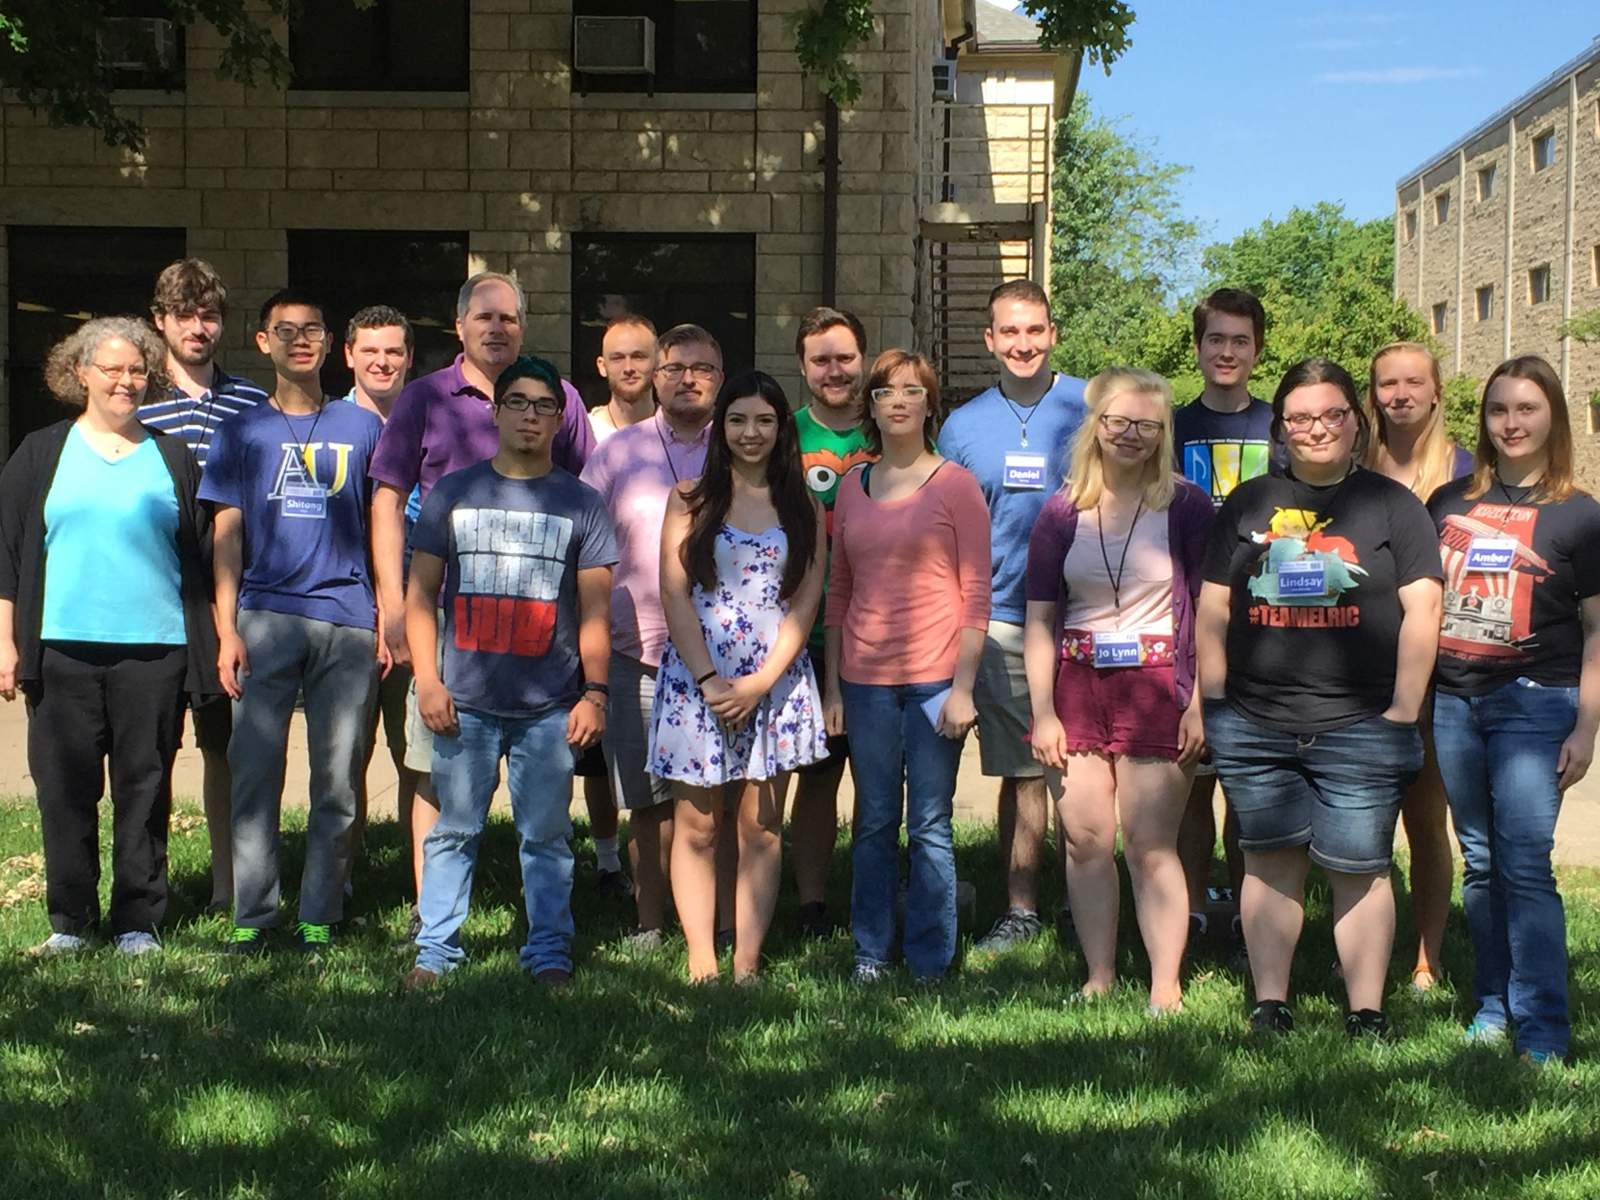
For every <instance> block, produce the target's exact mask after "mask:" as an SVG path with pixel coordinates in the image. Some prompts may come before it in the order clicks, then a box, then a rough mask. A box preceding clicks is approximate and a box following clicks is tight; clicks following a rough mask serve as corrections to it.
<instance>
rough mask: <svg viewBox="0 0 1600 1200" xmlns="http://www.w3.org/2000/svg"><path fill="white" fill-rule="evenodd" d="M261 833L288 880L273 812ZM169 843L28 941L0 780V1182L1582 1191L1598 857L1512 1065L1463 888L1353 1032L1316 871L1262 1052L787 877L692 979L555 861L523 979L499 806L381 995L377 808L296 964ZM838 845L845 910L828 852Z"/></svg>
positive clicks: (864, 1192)
mask: <svg viewBox="0 0 1600 1200" xmlns="http://www.w3.org/2000/svg"><path fill="white" fill-rule="evenodd" d="M287 843H288V844H287V848H286V861H287V863H288V866H289V868H290V870H289V872H288V873H287V874H288V877H289V878H295V877H296V876H295V872H297V871H298V859H299V843H298V834H294V833H291V835H290V836H289V837H288V839H287ZM958 855H959V857H960V865H961V875H962V877H963V878H966V879H971V880H974V881H975V882H977V884H978V886H979V895H980V901H979V914H978V915H979V923H980V924H986V923H987V921H988V920H989V919H991V918H992V917H993V916H994V913H995V909H996V907H997V905H998V902H999V898H998V896H997V894H996V881H997V880H998V878H999V875H998V871H997V865H996V861H995V856H994V851H993V845H992V834H988V833H986V831H984V830H980V829H967V830H962V831H959V836H958ZM582 857H583V855H581V854H580V860H581V859H582ZM172 858H173V877H174V881H175V890H176V893H177V896H176V900H175V904H174V911H173V913H172V916H171V921H170V927H169V929H168V931H167V947H168V949H167V952H166V953H165V954H163V955H160V956H151V957H149V958H145V959H141V960H129V961H123V960H119V959H117V958H116V957H115V956H114V955H112V954H111V953H110V952H109V950H107V949H105V948H100V949H97V950H96V951H95V952H93V953H91V954H89V955H86V956H83V957H81V958H78V959H76V960H70V961H49V962H40V961H34V960H31V959H27V958H24V957H22V955H21V952H22V951H23V950H24V949H25V948H26V947H28V946H30V945H32V944H34V943H36V942H38V941H40V940H41V939H42V938H43V937H44V936H45V935H46V934H47V933H48V928H47V924H46V921H45V915H44V904H43V898H42V885H43V880H42V874H41V872H42V867H41V860H40V857H39V835H38V818H37V814H36V811H35V810H34V808H33V806H32V803H31V801H26V800H23V799H10V800H0V864H3V865H0V1196H5V1197H16V1198H24V1200H54V1198H55V1197H67V1196H95V1197H117V1198H120V1197H139V1198H141V1200H144V1198H166V1197H172V1198H176V1197H253V1196H260V1197H296V1198H299V1197H321V1196H330V1197H339V1198H341V1200H363V1198H367V1197H373V1198H377V1197H385V1198H387V1197H395V1196H429V1197H465V1196H497V1197H499V1196H522V1195H527V1196H531V1197H538V1198H542V1197H587V1196H596V1197H599V1196H607V1197H611V1196H616V1197H629V1198H634V1197H655V1196H662V1197H696V1198H698V1197H733V1198H737V1200H762V1198H765V1197H828V1198H833V1197H857V1196H859V1197H869V1198H872V1200H878V1198H880V1197H895V1198H910V1197H919V1198H921V1197H961V1198H962V1200H979V1198H986V1197H1012V1196H1017V1197H1021V1196H1030V1197H1033V1196H1055V1197H1072V1196H1095V1197H1101V1196H1105V1197H1111V1196H1130V1197H1150V1198H1155V1197H1163V1198H1165V1197H1217V1198H1221V1197H1228V1198H1230V1200H1231V1198H1234V1197H1279V1196H1297V1197H1298V1196H1304V1197H1363V1198H1365V1197H1376V1196H1418V1197H1435V1196H1437V1197H1446V1196H1448V1197H1462V1196H1484V1197H1496V1198H1501V1197H1532V1196H1541V1197H1543V1196H1550V1197H1554V1196H1561V1197H1573V1198H1574V1200H1576V1198H1579V1197H1582V1198H1585V1200H1589V1198H1592V1197H1595V1196H1600V1066H1597V1065H1596V1064H1597V1063H1600V957H1597V955H1600V873H1597V872H1593V871H1570V872H1566V873H1565V875H1564V890H1565V894H1566V899H1567V906H1568V920H1569V925H1570V940H1571V946H1572V955H1573V1008H1574V1013H1575V1016H1576V1030H1575V1038H1574V1056H1575V1062H1576V1065H1575V1066H1574V1067H1572V1068H1570V1069H1548V1070H1545V1071H1543V1072H1540V1071H1536V1070H1533V1069H1531V1068H1527V1067H1524V1066H1522V1065H1520V1064H1518V1063H1517V1062H1516V1061H1514V1060H1513V1059H1512V1058H1511V1055H1510V1052H1509V1051H1496V1050H1486V1049H1480V1048H1469V1047H1467V1046H1466V1045H1464V1044H1463V1043H1462V1041H1461V1027H1462V1024H1463V1022H1464V1019H1465V1017H1466V1015H1467V1013H1466V1003H1467V998H1466V996H1465V995H1464V994H1463V993H1464V991H1465V989H1466V982H1465V981H1466V980H1467V979H1468V978H1469V975H1468V971H1469V969H1470V952H1469V950H1468V947H1467V944H1466V936H1465V932H1464V930H1463V929H1462V926H1461V918H1460V914H1459V911H1458V912H1457V914H1456V916H1455V918H1454V921H1453V924H1452V929H1451V938H1450V942H1449V945H1448V949H1447V968H1448V971H1449V973H1450V976H1451V977H1452V979H1454V980H1455V981H1456V983H1457V985H1458V986H1459V987H1460V988H1461V991H1456V990H1452V988H1451V987H1450V985H1449V984H1445V985H1444V986H1441V987H1440V988H1439V989H1437V990H1436V991H1435V992H1434V993H1433V994H1432V995H1431V996H1429V997H1428V998H1426V999H1419V998H1414V997H1412V996H1411V995H1410V994H1409V993H1408V991H1407V989H1406V986H1405V980H1406V975H1405V970H1404V968H1405V966H1406V965H1408V964H1404V963H1398V962H1397V970H1396V972H1395V974H1394V977H1393V987H1392V997H1393V998H1392V1002H1391V1008H1390V1011H1391V1014H1392V1016H1393V1017H1394V1019H1395V1020H1396V1022H1397V1024H1398V1025H1399V1026H1400V1028H1401V1032H1402V1034H1403V1037H1402V1038H1401V1040H1399V1041H1398V1042H1397V1043H1395V1044H1394V1045H1391V1046H1373V1045H1350V1044H1348V1043H1347V1042H1346V1040H1345V1037H1344V1034H1343V1031H1342V1024H1341V1015H1342V1011H1343V1006H1342V999H1341V996H1340V993H1339V991H1338V990H1337V987H1336V986H1335V985H1334V984H1333V983H1332V981H1331V980H1330V978H1329V974H1328V969H1327V968H1328V964H1329V963H1330V961H1331V960H1332V956H1333V951H1332V940H1331V937H1330V935H1329V932H1328V928H1327V916H1326V897H1325V893H1318V894H1317V895H1316V896H1315V897H1314V907H1315V912H1314V914H1313V916H1312V919H1311V921H1310V923H1309V926H1308V932H1307V936H1306V939H1305V942H1304V944H1303V946H1302V950H1301V954H1300V968H1301V969H1300V971H1299V973H1298V974H1297V977H1296V988H1297V991H1298V1004H1297V1011H1298V1016H1299V1021H1300V1031H1299V1032H1298V1033H1297V1034H1295V1035H1294V1036H1293V1037H1291V1038H1288V1039H1285V1040H1282V1041H1279V1042H1276V1043H1274V1044H1269V1045H1260V1044H1251V1043H1249V1042H1248V1041H1247V1040H1246V1038H1245V1036H1244V1033H1243V1014H1244V994H1243V991H1242V989H1241V982H1240V980H1239V979H1238V978H1237V977H1236V976H1234V975H1232V974H1230V973H1229V972H1228V971H1226V970H1225V969H1222V968H1220V967H1207V966H1201V967H1200V968H1197V970H1196V971H1195V973H1194V974H1193V975H1192V977H1191V978H1190V980H1189V983H1188V986H1189V992H1188V999H1187V1012H1186V1013H1185V1014H1183V1015H1182V1016H1181V1017H1178V1018H1176V1019H1171V1020H1166V1021H1162V1022H1152V1021H1150V1020H1148V1019H1147V1018H1146V1017H1145V1016H1144V1003H1145V1000H1144V994H1143V991H1142V989H1140V988H1137V987H1132V986H1130V987H1128V988H1126V989H1125V990H1124V991H1122V992H1120V993H1119V994H1117V995H1116V996H1114V997H1113V998H1111V999H1109V1000H1107V1001H1104V1002H1102V1003H1099V1004H1094V1005H1088V1006H1080V1005H1071V1006H1069V1005H1068V1004H1066V1003H1065V1000H1066V998H1067V997H1068V996H1069V995H1070V994H1071V993H1072V992H1073V991H1074V989H1075V986H1076V984H1077V983H1078V982H1079V981H1080V980H1081V979H1082V977H1083V969H1082V962H1081V960H1080V958H1079V956H1078V954H1077V952H1076V949H1075V948H1073V947H1071V946H1070V945H1065V946H1064V945H1061V944H1059V943H1058V942H1057V939H1056V937H1055V936H1054V935H1053V934H1047V935H1046V936H1045V937H1043V938H1041V939H1040V940H1039V941H1038V942H1037V943H1035V944H1034V945H1033V946H1031V947H1029V948H1027V949H1025V950H1023V951H1020V952H1018V953H1016V954H1014V955H1012V956H1010V957H1008V958H1006V959H1005V960H1003V961H996V962H989V963H980V962H977V961H968V962H967V963H965V964H964V966H963V967H962V968H961V969H959V970H958V971H957V972H955V974H954V975H953V977H952V978H951V980H950V981H949V982H948V983H946V984H945V985H944V986H942V987H939V988H936V989H926V988H921V987H917V986H915V985H913V984H912V983H911V982H910V980H909V979H907V978H903V977H901V978H896V979H895V980H894V981H893V982H890V983H885V984H882V985H879V986H875V987H869V988H865V989H857V988H854V987H852V986H851V985H850V984H849V983H848V982H847V980H846V973H847V970H848V967H849V964H850V943H849V940H848V938H847V937H845V936H843V935H841V936H840V937H838V938H836V939H834V940H832V941H830V942H826V943H821V944H807V943H802V942H801V941H800V940H798V939H797V938H795V937H793V936H790V935H789V933H788V928H789V925H790V923H791V922H792V916H793V910H792V903H793V902H792V898H790V897H786V898H785V907H783V908H781V909H780V911H779V916H778V928H779V930H780V935H779V936H777V937H775V938H774V939H773V941H772V942H771V943H770V944H769V948H770V950H771V965H770V968H769V972H768V974H767V976H766V978H765V981H764V982H763V983H761V984H760V985H758V986H755V987H751V988H740V989H735V988H733V987H731V986H724V987H711V988H690V987H689V986H688V985H687V984H686V983H685V981H684V979H683V967H682V944H681V942H677V943H669V946H668V948H667V949H665V950H663V951H662V952H660V953H659V954H655V955H645V956H640V957H629V956H628V955H626V954H624V953H623V952H621V951H620V950H619V949H617V948H616V946H615V935H616V933H617V932H618V931H619V930H620V929H621V928H622V926H623V923H624V917H625V914H624V913H622V912H620V911H611V910H607V911H602V910H600V909H599V908H598V907H597V905H596V904H595V902H594V901H593V900H592V898H591V896H590V895H589V894H588V892H587V890H586V885H587V883H588V881H589V879H590V878H591V877H590V876H588V875H586V874H585V873H583V872H582V871H581V870H580V874H579V878H578V893H579V896H578V900H579V909H578V926H579V931H580V937H579V942H578V947H577V961H578V975H577V978H576V981H575V983H574V986H573V987H572V988H571V989H570V990H568V991H566V992H565V993H561V994H549V993H545V992H542V991H540V990H537V989H536V988H535V987H534V986H533V985H532V984H531V983H530V982H529V981H528V980H527V979H526V978H525V977H524V976H522V975H521V974H520V973H519V972H518V970H517V967H516V958H515V954H514V944H515V939H516V938H517V937H518V935H519V932H520V924H521V917H520V901H519V897H518V888H519V877H518V874H517V870H516V865H515V860H514V850H513V843H512V839H511V831H510V828H509V825H508V824H507V823H506V822H505V821H504V820H497V821H496V822H495V823H494V824H493V825H492V826H491V829H490V832H489V835H488V837H487V839H486V844H485V847H484V854H483V857H482V859H481V869H480V872H479V876H478V889H477V894H478V897H479V898H480V899H479V903H478V904H477V905H476V907H475V909H474V913H473V918H472V921H471V923H470V924H469V926H468V928H467V943H468V948H469V951H470V953H471V954H472V961H471V962H470V963H469V964H468V965H467V966H466V967H464V968H463V969H461V970H460V971H458V972H456V973H455V974H454V975H453V976H451V978H450V979H449V981H448V984H447V986H445V987H443V988H442V989H441V990H440V991H438V992H437V993H435V994H432V995H428V996H408V997H404V998H402V997H400V996H398V995H396V992H395V984H396V982H397V981H398V979H399V978H400V976H401V974H402V973H403V972H404V971H405V970H406V968H407V967H408V966H409V965H410V957H409V955H408V954H407V952H406V950H405V949H404V948H402V947H399V946H397V944H396V940H397V938H398V937H399V936H400V934H401V933H402V930H403V927H404V923H405V915H406V909H405V906H404V905H403V904H401V903H399V902H398V897H399V896H400V895H401V891H402V880H403V877H404V871H403V867H402V864H401V861H400V859H401V851H400V844H399V840H398V836H397V834H396V831H395V830H394V828H393V826H385V825H380V826H377V827H375V828H374V830H373V831H372V837H371V845H370V857H369V861H368V863H367V864H366V865H365V866H364V867H363V869H362V870H361V871H360V873H359V874H358V877H357V892H358V902H357V905H356V909H355V914H354V916H353V918H352V920H351V921H350V922H349V923H348V926H347V929H346V936H345V937H344V939H343V940H342V941H341V942H340V943H339V944H338V945H337V946H336V947H335V948H334V949H333V951H332V952H330V953H328V954H326V955H324V956H322V957H321V958H319V959H306V958H301V957H297V956H295V955H293V954H292V953H291V952H289V951H287V950H285V951H284V952H282V953H276V954H272V955H269V956H267V957H265V958H263V959H258V960H250V961H241V960H239V959H233V958H227V957H223V956H222V955H220V954H219V953H218V952H217V951H218V947H219V945H220V943H221V939H222V937H223V934H224V931H225V928H226V923H225V921H224V919H223V918H220V917H209V918H208V917H201V916H197V915H195V914H196V911H197V910H198V908H199V907H200V906H201V904H202V903H203V902H204V899H205V897H206V895H207V894H208V891H209V885H208V882H207V879H206V874H205V870H206V843H205V830H204V827H203V825H202V823H201V821H200V818H199V817H198V815H197V814H196V812H195V810H194V809H193V808H192V807H184V808H183V809H182V810H181V811H180V813H179V815H178V816H177V817H175V819H174V830H173V838H172ZM590 861H592V859H590ZM836 865H837V867H838V871H839V873H838V877H837V878H836V880H835V888H836V890H835V895H836V896H837V897H839V899H840V900H841V901H842V900H843V898H844V897H845V895H846V891H845V874H844V868H845V866H846V854H845V850H844V846H843V844H842V843H841V847H840V852H839V855H838V859H837V863H836ZM1124 912H1125V914H1126V915H1127V917H1128V918H1129V919H1127V920H1125V922H1124V938H1123V952H1124V970H1125V972H1126V973H1127V974H1128V975H1129V976H1130V977H1131V978H1138V977H1139V974H1140V973H1141V971H1142V968H1141V965H1140V956H1139V955H1138V954H1137V953H1136V951H1135V944H1136V937H1135V935H1134V932H1133V930H1132V928H1131V926H1132V921H1131V908H1127V907H1125V909H1124ZM1401 936H1402V939H1405V938H1407V937H1408V931H1406V930H1404V929H1403V930H1402V935H1401Z"/></svg>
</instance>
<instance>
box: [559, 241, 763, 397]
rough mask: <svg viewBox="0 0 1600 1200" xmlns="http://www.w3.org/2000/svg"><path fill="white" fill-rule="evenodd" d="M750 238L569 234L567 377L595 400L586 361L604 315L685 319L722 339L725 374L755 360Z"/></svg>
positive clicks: (593, 377) (667, 321)
mask: <svg viewBox="0 0 1600 1200" xmlns="http://www.w3.org/2000/svg"><path fill="white" fill-rule="evenodd" d="M755 307H756V244H755V238H754V237H753V236H752V235H750V234H739V233H732V234H721V233H713V234H697V235H691V234H648V233H642V234H634V233H624V234H605V235H589V236H585V235H582V234H579V235H575V236H574V237H573V239H572V382H573V383H574V384H575V385H576V386H577V388H578V390H579V391H580V392H582V393H583V398H584V402H585V403H586V404H588V405H589V406H590V407H593V406H594V405H596V404H600V403H603V402H604V401H605V398H606V396H607V394H608V393H607V390H606V385H605V381H604V380H603V379H601V378H600V376H599V374H598V373H597V372H596V371H595V369H594V360H595V359H596V358H598V357H599V355H600V337H601V334H603V333H604V332H605V327H606V322H607V321H609V320H610V319H611V318H612V317H614V316H617V315H619V314H621V313H625V312H636V313H642V314H643V315H644V316H647V317H649V318H650V319H651V320H652V321H654V322H655V325H656V328H657V329H659V330H666V329H667V328H669V327H670V326H673V325H676V324H679V323H680V322H683V321H692V322H694V323H695V324H697V325H703V326H705V328H706V329H708V330H710V331H711V334H712V336H714V337H715V338H716V339H717V341H719V342H720V343H722V357H723V365H724V366H725V367H726V368H727V371H728V373H729V374H732V373H733V372H735V371H739V370H743V369H744V368H746V367H749V366H751V365H753V364H754V362H755V354H756V337H755V320H754V314H755Z"/></svg>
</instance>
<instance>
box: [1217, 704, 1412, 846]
mask: <svg viewBox="0 0 1600 1200" xmlns="http://www.w3.org/2000/svg"><path fill="white" fill-rule="evenodd" d="M1204 712H1205V725H1206V742H1207V743H1208V744H1209V745H1210V747H1211V755H1212V759H1213V761H1214V762H1215V763H1216V767H1217V777H1218V779H1220V780H1221V782H1222V786H1223V789H1224V790H1225V791H1226V793H1227V796H1228V804H1229V806H1230V807H1231V808H1232V809H1233V811H1234V813H1235V814H1236V815H1237V816H1238V818H1239V846H1240V848H1241V849H1244V850H1256V851H1264V850H1284V849H1288V848H1290V847H1294V846H1306V847H1308V850H1309V853H1310V855H1311V860H1312V861H1313V862H1315V863H1316V864H1317V865H1318V866H1320V867H1324V868H1326V869H1328V870H1330V871H1342V872H1344V873H1346V874H1350V875H1372V874H1377V873H1379V872H1383V871H1387V870H1388V869H1389V865H1390V863H1391V861H1392V859H1393V854H1394V827H1395V821H1396V820H1397V819H1398V817H1399V815H1400V799H1401V797H1402V796H1403V795H1404V794H1405V789H1406V787H1407V786H1408V785H1409V784H1410V783H1411V781H1412V780H1414V779H1415V778H1416V777H1417V775H1418V774H1419V773H1420V772H1421V771H1422V734H1421V733H1420V732H1419V731H1418V729H1417V727H1416V726H1415V725H1399V724H1396V723H1395V722H1393V721H1388V720H1385V719H1384V718H1383V717H1381V716H1375V717H1367V718H1366V719H1364V720H1361V721H1357V722H1356V723H1355V724H1354V725H1347V726H1345V727H1344V728H1342V729H1331V730H1328V731H1326V732H1324V733H1308V734H1296V733H1284V732H1282V731H1281V730H1277V729H1269V728H1268V727H1267V726H1265V725H1262V724H1260V723H1258V722H1256V721H1254V720H1252V719H1251V718H1249V717H1247V716H1245V715H1244V714H1243V713H1241V712H1239V710H1238V709H1236V708H1234V707H1233V706H1232V705H1231V704H1229V703H1228V702H1227V701H1225V700H1207V701H1205V703H1204Z"/></svg>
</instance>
